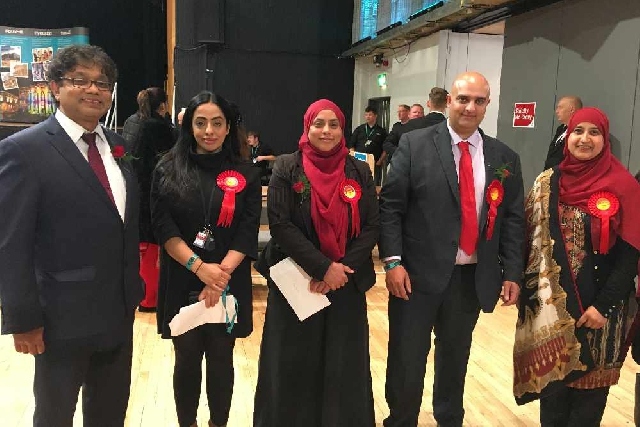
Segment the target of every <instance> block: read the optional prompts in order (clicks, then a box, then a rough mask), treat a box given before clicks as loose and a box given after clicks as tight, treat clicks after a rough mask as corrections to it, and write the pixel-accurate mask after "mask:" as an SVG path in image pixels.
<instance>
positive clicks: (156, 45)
mask: <svg viewBox="0 0 640 427" xmlns="http://www.w3.org/2000/svg"><path fill="white" fill-rule="evenodd" d="M165 3H166V0H107V1H105V0H83V1H78V0H56V1H50V0H49V1H45V0H0V20H1V22H2V24H1V25H4V26H10V27H25V28H67V27H86V28H88V29H89V42H90V43H91V44H94V45H98V46H101V47H102V48H103V49H104V50H105V51H106V52H107V53H108V54H109V56H111V57H112V58H113V60H114V61H115V62H116V65H117V66H118V72H119V78H118V122H119V123H118V124H119V125H122V123H123V122H124V120H125V119H126V118H127V117H128V116H129V115H131V114H133V113H134V112H135V111H136V110H137V108H138V105H137V103H136V95H137V94H138V91H140V90H141V89H144V88H146V87H149V86H159V87H164V84H165V81H166V75H167V59H166V58H167V54H166V52H167V49H166V40H167V30H166V5H165Z"/></svg>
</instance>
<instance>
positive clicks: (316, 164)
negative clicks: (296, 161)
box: [298, 99, 349, 261]
mask: <svg viewBox="0 0 640 427" xmlns="http://www.w3.org/2000/svg"><path fill="white" fill-rule="evenodd" d="M323 110H331V111H333V112H334V113H335V114H336V116H337V117H338V121H339V122H340V127H341V128H342V129H344V126H345V120H344V114H342V111H340V108H338V106H337V105H336V104H334V103H333V102H331V101H329V100H328V99H320V100H318V101H316V102H314V103H313V104H311V105H310V106H309V108H308V109H307V112H306V113H305V114H304V130H303V132H302V136H301V137H300V142H299V143H298V146H299V148H300V151H301V152H302V167H303V169H304V174H305V175H306V176H307V178H308V179H309V183H311V220H312V222H313V227H314V228H315V230H316V233H317V234H318V238H319V239H320V251H321V252H322V253H323V254H325V255H326V256H327V257H328V258H330V259H331V260H332V261H339V260H340V259H342V257H344V253H345V249H346V247H347V227H348V221H349V217H348V215H349V210H348V209H347V204H346V203H345V202H343V201H342V199H341V197H340V191H338V186H339V185H340V184H341V183H342V181H343V180H344V179H345V174H344V164H345V162H346V161H347V155H349V150H347V144H346V141H345V139H344V134H343V136H342V139H341V140H340V142H339V143H338V145H336V146H335V147H334V148H333V149H332V150H331V151H321V150H319V149H317V148H316V147H314V146H313V145H312V144H311V142H310V141H309V129H310V128H311V125H312V124H313V121H314V120H315V119H316V117H317V116H318V114H319V113H320V112H321V111H323Z"/></svg>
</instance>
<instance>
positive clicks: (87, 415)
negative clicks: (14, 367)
mask: <svg viewBox="0 0 640 427" xmlns="http://www.w3.org/2000/svg"><path fill="white" fill-rule="evenodd" d="M116 78H117V69H116V66H115V64H114V63H113V61H112V60H111V58H110V57H109V56H108V55H107V54H106V53H105V52H104V51H103V50H102V49H101V48H99V47H97V46H86V45H85V46H69V47H67V48H65V49H60V50H58V51H57V52H56V54H55V55H54V58H53V60H52V61H51V65H50V69H49V79H50V81H49V85H50V88H51V91H52V93H53V95H54V97H55V101H56V105H57V107H58V109H57V111H56V113H55V115H54V116H51V117H49V118H48V119H47V120H46V121H44V122H42V123H40V124H38V125H36V126H33V127H32V128H30V129H26V130H24V131H21V132H18V133H16V134H15V135H13V136H10V137H9V138H7V139H5V140H3V141H0V165H2V166H1V167H0V211H2V212H3V220H2V221H0V236H2V238H0V271H2V274H1V275H0V301H1V304H2V322H1V323H2V333H3V334H13V338H14V344H15V349H16V351H18V352H21V353H25V354H31V355H33V356H35V377H34V388H33V390H34V395H35V413H34V417H33V425H34V426H47V427H52V426H70V425H71V424H72V423H73V414H74V411H75V407H76V403H77V399H78V393H79V390H80V388H82V389H83V394H82V396H83V398H82V409H83V418H84V425H90V426H122V425H123V424H124V418H125V413H126V409H127V404H128V400H129V386H130V382H131V357H132V329H133V317H134V309H135V307H136V306H137V304H138V303H139V302H140V300H141V299H142V294H143V290H142V284H141V281H140V277H139V275H138V268H139V259H138V194H137V191H138V190H137V183H136V180H135V175H134V173H133V169H132V165H131V164H130V163H128V162H127V160H126V156H122V150H121V147H122V146H123V145H124V140H123V139H122V138H121V137H119V136H118V135H116V134H115V133H113V132H110V131H109V130H107V129H105V128H103V127H102V126H100V123H99V120H100V118H101V117H102V116H104V114H105V113H106V112H107V111H108V110H109V108H110V106H111V95H112V90H113V85H114V83H115V81H116Z"/></svg>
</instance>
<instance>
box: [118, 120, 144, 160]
mask: <svg viewBox="0 0 640 427" xmlns="http://www.w3.org/2000/svg"><path fill="white" fill-rule="evenodd" d="M142 122H143V119H142V117H140V114H138V113H133V114H132V115H130V116H129V118H127V120H125V121H124V126H123V127H122V137H123V138H124V140H125V141H126V143H125V144H124V148H125V150H126V151H127V153H132V154H133V153H135V152H136V150H137V148H138V147H137V143H138V136H139V135H140V128H141V127H142Z"/></svg>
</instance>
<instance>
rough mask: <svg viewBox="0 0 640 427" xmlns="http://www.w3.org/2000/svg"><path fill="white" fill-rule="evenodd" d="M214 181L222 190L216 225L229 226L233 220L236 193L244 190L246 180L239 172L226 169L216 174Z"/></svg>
mask: <svg viewBox="0 0 640 427" xmlns="http://www.w3.org/2000/svg"><path fill="white" fill-rule="evenodd" d="M216 183H217V184H218V187H220V188H221V189H222V191H224V197H223V198H222V206H221V207H220V215H219V216H218V224H217V225H218V226H219V227H229V226H230V225H231V222H232V221H233V213H234V211H235V210H236V193H239V192H241V191H242V190H244V187H246V186H247V180H246V178H245V177H244V176H242V175H241V174H240V173H238V172H236V171H233V170H227V171H224V172H221V173H220V174H219V175H218V178H217V179H216Z"/></svg>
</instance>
